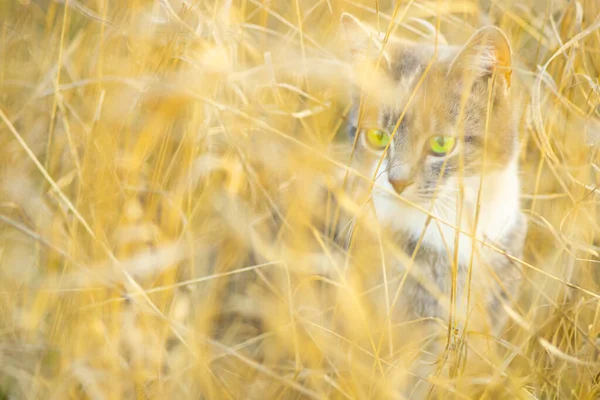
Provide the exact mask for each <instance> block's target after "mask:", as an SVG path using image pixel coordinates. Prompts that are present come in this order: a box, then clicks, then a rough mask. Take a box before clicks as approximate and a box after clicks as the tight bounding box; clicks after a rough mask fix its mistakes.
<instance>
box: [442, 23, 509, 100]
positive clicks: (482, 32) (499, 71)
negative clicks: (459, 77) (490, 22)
mask: <svg viewBox="0 0 600 400" xmlns="http://www.w3.org/2000/svg"><path fill="white" fill-rule="evenodd" d="M511 53H512V52H511V47H510V43H509V41H508V39H507V38H506V35H505V34H504V32H502V30H500V29H499V28H496V27H495V26H486V27H483V28H481V29H479V30H477V31H476V32H475V33H474V34H473V36H471V38H470V39H469V40H468V41H467V44H465V46H464V47H463V48H462V50H461V51H460V52H459V54H458V55H457V56H456V57H455V58H454V60H453V61H452V64H451V65H450V72H453V71H456V70H463V71H464V70H465V69H466V70H468V71H470V72H472V73H474V74H475V77H491V76H492V75H493V74H494V71H495V70H496V76H498V77H501V78H503V79H504V81H505V82H506V88H507V89H508V88H509V87H510V78H511V74H512V55H511Z"/></svg>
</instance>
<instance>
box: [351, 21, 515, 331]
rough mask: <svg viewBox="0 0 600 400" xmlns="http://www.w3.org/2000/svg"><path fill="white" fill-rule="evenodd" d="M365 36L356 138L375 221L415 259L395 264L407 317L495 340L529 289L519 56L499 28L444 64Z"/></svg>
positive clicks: (445, 54) (360, 48)
mask: <svg viewBox="0 0 600 400" xmlns="http://www.w3.org/2000/svg"><path fill="white" fill-rule="evenodd" d="M346 19H347V21H346V25H347V26H348V24H349V23H350V24H355V25H356V26H359V27H360V29H359V30H361V29H362V30H363V31H364V26H362V25H361V24H360V23H359V22H358V21H356V20H354V19H353V18H352V17H346ZM365 37H367V40H366V41H362V42H361V41H360V40H358V41H356V42H354V43H353V44H352V45H351V48H352V50H353V54H354V59H355V63H356V65H357V67H358V68H357V70H358V71H359V74H363V75H362V82H364V80H365V79H364V78H365V76H367V77H368V78H367V82H366V85H361V86H362V88H363V92H362V93H363V95H362V96H358V95H355V96H354V98H355V101H354V109H353V112H352V113H351V114H352V120H351V124H350V133H351V135H356V134H358V135H361V136H360V137H359V138H358V141H357V143H358V144H359V145H358V157H359V158H362V161H363V163H366V164H367V165H370V166H371V167H370V170H369V172H370V173H371V176H374V177H375V180H374V182H375V184H374V187H373V191H372V201H373V205H374V210H375V213H376V215H377V218H378V220H379V221H380V223H381V224H382V225H383V226H386V227H387V228H389V229H390V230H392V231H393V232H394V235H395V238H396V244H397V245H398V247H399V248H400V249H401V250H402V251H403V252H404V253H405V255H406V257H405V258H404V260H405V261H404V262H397V263H396V264H395V268H396V269H397V271H398V272H399V273H400V275H402V274H405V273H407V272H408V279H406V281H405V282H404V283H403V287H402V289H401V293H400V295H401V296H400V303H399V306H398V307H399V308H400V309H401V311H402V313H403V314H404V315H409V316H411V317H412V318H419V317H430V318H437V319H439V320H442V321H445V322H446V323H449V322H450V321H452V327H453V328H455V330H456V331H457V332H459V333H460V334H463V333H464V332H463V330H464V328H465V326H467V330H468V331H475V332H477V333H478V334H481V335H484V336H485V335H489V336H497V335H498V334H499V333H501V330H502V328H503V326H504V325H505V321H506V316H507V312H506V310H505V309H504V307H503V304H506V305H509V306H510V305H511V301H513V299H514V298H515V296H516V295H517V292H518V288H519V286H520V282H521V272H520V268H519V264H518V263H517V262H515V261H514V258H516V259H519V258H521V256H522V253H523V244H524V240H525V234H526V230H527V223H526V220H525V217H524V215H523V214H522V212H521V208H520V201H519V198H520V182H519V175H518V131H517V125H516V122H515V120H514V117H513V109H512V103H511V98H510V94H509V91H508V89H509V86H510V62H511V55H510V46H509V44H508V42H507V41H506V38H505V36H504V35H503V34H502V33H501V32H500V31H499V30H497V29H496V28H491V27H490V28H484V29H482V30H480V31H478V32H477V33H476V34H475V35H474V36H473V37H472V38H471V39H470V41H469V42H468V43H467V44H466V45H465V46H464V47H459V48H451V47H447V48H444V49H439V50H438V51H437V53H436V52H434V49H433V47H431V46H426V45H407V44H406V43H400V42H392V41H390V42H388V43H387V44H386V45H385V46H384V45H383V43H382V42H378V41H377V39H374V40H373V37H372V36H371V37H369V36H368V35H365ZM372 49H375V51H374V52H373V51H371V50H372ZM434 54H435V55H436V58H435V59H434V58H433V57H434ZM377 59H379V61H377ZM432 60H433V61H432ZM365 65H366V67H365ZM365 71H368V72H365ZM369 74H370V75H369ZM360 80H361V78H360V77H359V81H360ZM373 82H376V83H377V84H374V83H373ZM377 85H379V86H377ZM378 87H379V88H380V89H379V90H378ZM490 90H491V92H490ZM359 98H362V101H358V99H359ZM488 110H489V112H488ZM386 138H387V139H386ZM432 149H433V150H432ZM365 160H366V161H365ZM379 160H381V165H378V164H379ZM459 214H460V217H458V215H459ZM457 228H458V229H457ZM458 231H461V232H462V233H460V234H459V233H458ZM457 236H458V240H457ZM417 247H418V249H417ZM415 249H417V250H416V252H415ZM411 257H412V258H413V259H414V260H413V261H412V262H407V261H406V260H407V259H410V258H411ZM453 271H454V272H453ZM454 279H455V280H454ZM452 288H455V292H454V293H455V300H454V301H451V300H450V298H451V296H452V293H453V292H452ZM391 289H392V290H394V288H391ZM467 303H468V305H467ZM451 315H452V317H450V316H451Z"/></svg>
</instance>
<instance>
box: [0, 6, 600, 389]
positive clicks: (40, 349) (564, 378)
mask: <svg viewBox="0 0 600 400" xmlns="http://www.w3.org/2000/svg"><path fill="white" fill-rule="evenodd" d="M342 12H350V13H352V14H354V15H355V16H357V17H358V18H360V19H361V20H364V21H365V22H367V23H370V24H371V25H372V26H374V27H377V26H379V27H380V29H382V30H385V29H387V27H388V26H389V24H390V21H391V20H392V17H391V16H392V15H395V20H396V22H397V26H396V28H397V30H396V33H395V34H397V35H401V36H404V37H409V38H413V39H416V38H419V37H425V38H429V39H431V38H432V37H433V36H434V34H435V33H434V30H435V28H434V26H436V24H437V21H438V20H439V22H440V26H441V30H440V35H441V36H440V37H441V38H442V40H446V41H447V42H449V43H455V44H461V43H463V42H464V40H465V39H466V38H467V37H469V35H470V34H471V33H472V32H473V31H474V29H475V28H476V27H478V26H480V25H482V24H490V23H491V24H496V25H498V26H500V27H501V28H502V29H503V30H504V31H505V32H506V33H507V34H508V36H509V38H510V40H511V42H512V45H513V51H514V53H515V64H514V66H515V71H514V73H513V77H514V78H513V79H514V82H515V83H514V86H515V89H513V90H521V91H522V93H523V96H522V100H521V103H522V106H521V107H520V109H521V110H522V118H521V121H522V123H521V126H522V130H521V134H522V157H521V162H522V171H523V188H524V190H523V192H524V196H523V197H524V198H523V207H524V209H525V210H526V213H527V215H528V217H529V231H530V234H529V238H528V243H527V256H526V259H525V262H526V264H525V265H524V266H523V270H524V273H525V275H526V277H527V282H526V285H525V289H524V291H523V296H522V299H521V302H520V304H519V307H515V311H514V314H515V315H514V316H513V318H512V319H511V322H510V324H509V325H510V326H508V327H507V332H506V335H505V336H504V338H503V339H502V341H501V342H500V345H501V347H503V348H504V352H503V353H502V354H501V356H500V357H498V358H497V359H492V360H490V364H491V371H493V373H490V374H488V375H486V376H484V377H479V378H477V379H470V378H468V377H467V375H466V373H465V374H462V373H461V372H460V371H459V374H458V376H457V377H456V379H455V380H453V381H445V380H443V379H441V378H440V380H439V382H437V383H438V385H439V387H440V388H441V389H442V390H446V391H448V392H454V393H455V394H454V395H453V396H456V397H457V398H470V397H478V398H479V397H485V398H502V397H503V396H504V397H505V398H511V399H512V398H532V399H533V398H538V399H545V398H578V399H595V398H598V396H600V387H599V385H600V382H598V379H600V378H599V373H600V368H599V367H600V358H599V354H600V347H599V345H598V344H597V341H596V338H597V337H598V334H600V321H598V318H599V314H600V302H599V299H600V291H599V290H598V289H599V284H600V274H599V273H598V271H599V269H598V267H599V262H600V256H599V251H600V240H599V237H600V236H599V233H600V231H599V218H598V212H599V211H600V209H599V207H598V194H597V192H596V189H597V188H598V185H600V155H599V148H600V146H599V144H600V121H599V119H598V118H599V116H600V115H599V112H600V108H599V107H598V104H599V99H600V86H599V85H600V84H599V82H598V74H599V70H600V33H599V31H598V28H600V19H599V18H598V15H600V3H599V2H598V1H596V0H582V1H571V2H566V1H553V2H543V1H533V0H532V1H507V2H505V1H492V2H491V3H490V2H487V1H482V2H481V3H480V2H478V1H475V0H472V1H467V0H465V1H421V0H419V1H403V2H400V3H398V4H395V3H393V2H392V1H383V0H380V1H378V2H376V1H366V0H365V1H342V0H321V1H316V0H315V1H309V0H293V1H284V0H274V1H273V0H272V1H266V0H264V1H261V0H236V1H227V0H222V1H201V0H197V1H181V0H171V1H165V0H162V1H151V0H127V1H115V0H112V1H108V0H89V1H87V0H62V1H50V0H37V1H36V0H33V1H31V0H19V1H16V0H4V1H2V2H1V3H0V22H1V25H0V29H1V31H0V119H1V120H2V121H1V123H0V238H1V239H0V313H1V314H0V398H53V399H54V398H56V399H63V398H90V399H105V398H106V399H118V398H209V399H221V398H223V399H225V398H232V399H242V398H248V399H263V398H269V399H270V398H272V399H284V398H285V399H287V398H291V399H294V398H336V399H337V398H340V399H341V398H361V399H362V398H365V399H366V398H373V399H383V398H393V397H394V395H393V393H392V391H393V390H394V388H395V387H396V385H397V384H398V382H402V380H403V379H404V378H405V377H406V372H405V368H404V366H405V365H406V364H407V362H408V360H410V359H411V358H413V357H414V356H415V354H416V352H417V351H418V348H419V343H418V342H413V341H412V340H409V339H410V338H408V336H410V335H408V333H411V334H413V333H414V334H415V335H413V336H419V335H418V334H416V332H419V331H418V325H419V321H415V322H414V323H408V324H404V325H401V326H391V325H390V324H389V322H386V320H385V314H384V313H382V312H380V310H375V309H373V307H374V306H373V304H374V303H372V302H371V301H369V299H370V298H371V297H370V296H371V295H372V294H375V295H376V296H378V295H381V291H382V290H383V289H382V288H381V287H377V286H374V285H376V283H375V282H377V279H378V277H379V274H380V273H381V271H382V267H381V265H380V264H381V261H380V253H381V251H380V248H382V247H383V246H380V243H383V242H386V241H387V242H389V239H391V238H389V237H387V236H388V235H387V234H386V233H385V232H379V230H378V227H377V226H375V225H376V224H374V221H373V218H372V216H371V215H370V214H369V212H368V211H365V209H364V207H363V204H364V197H361V195H350V194H348V193H347V191H345V190H342V189H343V187H344V185H343V181H344V176H345V174H346V173H347V172H346V169H345V168H344V165H346V163H347V160H348V154H347V153H348V151H347V150H348V147H349V143H348V141H347V138H346V135H345V132H344V129H343V128H344V121H345V115H346V113H347V106H348V103H349V89H350V85H351V82H350V80H349V74H348V73H347V69H348V66H347V64H346V61H345V60H346V58H345V47H344V44H343V41H342V39H343V38H342V37H341V35H340V30H339V21H340V15H341V13H342ZM348 174H349V175H353V173H352V172H350V173H348ZM354 177H355V178H356V176H354ZM357 181H358V182H359V183H360V182H361V178H360V177H358V178H357ZM362 181H363V183H364V180H362ZM367 183H368V182H367ZM346 186H347V185H346ZM362 195H363V196H364V193H363V194H362ZM339 207H341V211H340V208H339ZM348 216H353V217H356V219H357V220H358V221H362V222H357V225H360V224H361V223H362V225H364V227H365V237H364V238H362V239H361V240H358V239H357V240H355V241H354V242H353V244H352V245H351V247H350V251H345V250H344V249H343V248H342V247H341V246H340V245H339V244H338V243H336V242H334V241H333V240H332V239H333V237H334V235H335V232H336V229H338V228H339V227H344V224H346V223H347V222H348ZM338 222H339V223H338ZM350 253H351V254H352V257H349V255H350ZM382 315H383V316H382ZM413 339H414V338H413ZM421 339H423V338H421ZM425 339H426V338H425ZM448 392H447V393H448ZM442 397H443V396H442Z"/></svg>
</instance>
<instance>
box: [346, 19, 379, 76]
mask: <svg viewBox="0 0 600 400" xmlns="http://www.w3.org/2000/svg"><path fill="white" fill-rule="evenodd" d="M341 22H342V27H343V29H344V33H345V35H346V43H347V45H348V49H349V52H350V55H351V57H352V61H353V62H359V63H360V62H363V61H376V60H377V59H378V57H380V56H381V58H382V60H381V62H382V65H383V64H385V66H389V64H390V57H389V55H388V54H387V52H386V51H384V48H383V47H384V46H383V37H384V35H383V34H380V33H377V32H376V31H375V30H373V29H371V28H369V27H367V26H366V25H364V24H363V23H362V22H360V21H359V20H358V19H357V18H356V17H355V16H353V15H352V14H349V13H343V14H342V19H341Z"/></svg>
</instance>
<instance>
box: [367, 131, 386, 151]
mask: <svg viewBox="0 0 600 400" xmlns="http://www.w3.org/2000/svg"><path fill="white" fill-rule="evenodd" d="M366 136H367V143H368V144H369V146H371V147H372V148H373V149H375V150H383V149H384V148H385V147H386V146H387V145H388V143H389V142H390V134H389V133H388V132H387V131H384V130H381V129H369V130H368V131H367V135H366Z"/></svg>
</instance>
